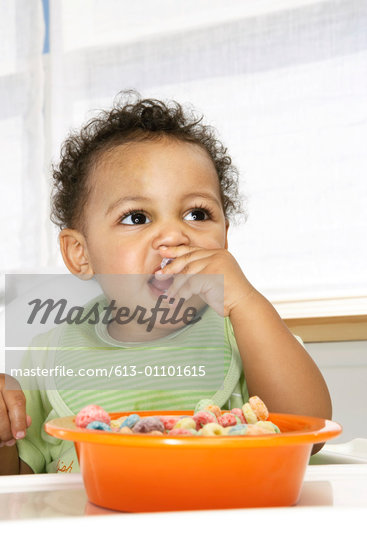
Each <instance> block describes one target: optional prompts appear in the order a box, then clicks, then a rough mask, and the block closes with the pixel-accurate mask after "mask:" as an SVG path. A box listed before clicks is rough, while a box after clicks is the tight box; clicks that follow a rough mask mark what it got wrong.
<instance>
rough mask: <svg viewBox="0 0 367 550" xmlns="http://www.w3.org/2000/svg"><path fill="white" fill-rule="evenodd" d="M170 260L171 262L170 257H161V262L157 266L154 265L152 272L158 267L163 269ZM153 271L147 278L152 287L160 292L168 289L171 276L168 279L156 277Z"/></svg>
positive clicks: (171, 280)
mask: <svg viewBox="0 0 367 550" xmlns="http://www.w3.org/2000/svg"><path fill="white" fill-rule="evenodd" d="M171 262H172V259H171V258H163V260H162V262H161V264H160V265H159V266H158V267H156V269H155V270H154V273H155V272H156V271H158V270H159V269H163V268H164V267H165V266H166V265H167V264H169V263H171ZM154 273H153V275H152V276H151V277H150V278H149V280H148V284H149V285H151V286H152V287H154V288H155V289H156V290H159V291H160V292H162V291H164V290H168V289H169V287H170V286H171V285H172V283H173V277H169V278H168V279H157V278H156V276H155V275H154Z"/></svg>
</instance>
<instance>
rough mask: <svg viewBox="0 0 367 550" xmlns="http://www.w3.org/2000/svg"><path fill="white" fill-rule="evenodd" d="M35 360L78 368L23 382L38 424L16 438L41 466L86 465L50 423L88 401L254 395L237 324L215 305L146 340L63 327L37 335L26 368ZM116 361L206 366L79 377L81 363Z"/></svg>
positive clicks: (236, 401) (125, 405) (238, 401)
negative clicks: (172, 372)
mask: <svg viewBox="0 0 367 550" xmlns="http://www.w3.org/2000/svg"><path fill="white" fill-rule="evenodd" d="M95 301H96V300H93V301H92V302H90V303H89V304H87V306H86V308H87V307H89V306H90V307H93V304H94V303H95ZM35 365H37V366H38V367H46V368H47V369H52V368H53V367H55V366H56V365H59V366H65V367H67V368H69V369H71V372H72V373H73V376H70V377H69V376H68V377H66V376H64V377H60V378H57V377H56V376H54V377H51V378H52V379H47V380H46V379H44V378H42V377H37V378H34V379H32V381H31V382H32V389H24V393H25V395H26V400H27V414H29V415H30V416H31V417H32V424H31V426H30V427H29V428H28V430H27V435H26V437H25V438H24V439H22V440H19V441H17V445H18V451H19V456H20V458H21V459H22V460H23V461H24V462H26V463H27V464H28V465H29V466H30V467H31V468H32V470H33V471H34V472H35V473H42V472H56V471H64V472H71V471H72V472H78V471H79V465H78V460H77V457H76V454H75V450H74V445H73V443H72V442H70V441H63V440H59V439H56V438H54V437H52V436H49V435H48V434H46V432H45V431H44V429H43V426H44V423H45V422H48V421H49V420H51V419H54V418H57V417H61V416H69V415H74V414H77V413H78V412H79V410H80V409H82V408H83V407H84V406H86V405H89V404H96V405H100V406H102V407H103V408H105V409H106V410H107V411H108V412H115V411H116V412H117V411H121V412H123V411H140V410H192V409H194V408H195V405H196V403H197V402H198V401H199V400H200V399H203V398H210V399H212V400H213V401H214V403H215V404H217V405H219V406H220V407H221V408H224V409H231V408H234V407H241V406H242V405H243V403H245V402H246V401H247V400H248V397H249V396H248V392H247V386H246V381H245V378H244V373H243V366H242V361H241V357H240V354H239V350H238V347H237V343H236V340H235V337H234V332H233V327H232V324H231V322H230V320H229V318H228V317H225V318H223V317H220V316H219V315H218V314H217V313H215V312H214V310H212V309H211V308H208V307H207V308H205V309H204V310H203V313H202V315H201V319H200V321H199V322H197V323H195V324H192V325H187V326H184V327H183V328H181V329H179V330H177V331H175V332H172V333H171V334H170V335H169V336H167V337H164V338H161V339H159V340H154V341H149V342H144V343H141V342H140V343H139V342H133V343H122V342H118V341H116V340H114V339H113V338H111V337H110V336H109V334H108V331H107V328H106V326H105V325H103V324H102V323H99V324H97V325H91V324H88V323H83V324H81V325H66V326H64V325H63V326H60V327H58V328H55V329H53V330H51V331H49V332H47V333H44V334H41V335H39V336H37V337H36V338H35V339H34V340H33V342H32V346H31V347H30V348H29V350H28V351H27V352H26V354H25V356H24V358H23V363H22V367H23V369H29V368H32V366H35ZM116 365H119V366H120V371H119V372H120V373H121V371H123V367H124V366H127V367H129V366H130V365H136V366H137V369H136V370H138V369H140V368H144V367H146V366H150V367H154V366H158V373H159V372H160V371H161V369H160V367H161V366H162V365H164V366H166V367H167V366H169V365H175V368H176V372H177V368H178V365H180V366H181V367H182V368H183V367H185V366H188V365H189V366H191V373H193V372H194V370H193V365H195V366H196V367H198V366H199V365H204V366H205V376H203V377H199V376H181V377H177V376H176V377H170V376H157V377H155V376H148V375H147V372H148V373H149V372H150V371H149V370H148V371H145V372H144V370H143V373H144V374H143V375H142V376H134V377H133V376H131V377H130V376H128V377H121V376H115V377H113V378H112V379H110V378H108V377H107V376H104V377H103V376H98V377H97V376H91V377H90V378H88V377H84V378H81V377H78V373H80V371H81V369H85V370H86V369H90V370H92V371H95V370H96V369H97V368H101V367H103V366H104V367H106V368H108V369H110V368H111V366H116ZM181 372H183V371H181ZM195 372H197V371H195ZM20 382H21V381H20ZM21 383H22V382H21ZM23 387H24V388H26V384H25V383H23ZM27 388H29V379H27ZM115 388H116V389H115Z"/></svg>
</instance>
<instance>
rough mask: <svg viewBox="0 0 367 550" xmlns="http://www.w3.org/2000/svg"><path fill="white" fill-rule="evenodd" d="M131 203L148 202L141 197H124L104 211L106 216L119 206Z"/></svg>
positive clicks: (145, 198)
mask: <svg viewBox="0 0 367 550" xmlns="http://www.w3.org/2000/svg"><path fill="white" fill-rule="evenodd" d="M133 201H149V197H143V196H142V195H131V196H126V197H120V198H119V199H117V201H115V202H113V203H112V204H110V206H109V207H108V208H107V210H106V214H109V213H110V212H112V210H115V208H117V207H118V206H120V204H123V203H124V202H133Z"/></svg>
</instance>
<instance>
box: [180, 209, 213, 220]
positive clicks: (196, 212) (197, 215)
mask: <svg viewBox="0 0 367 550" xmlns="http://www.w3.org/2000/svg"><path fill="white" fill-rule="evenodd" d="M187 216H192V218H191V221H195V222H201V221H204V220H205V219H208V218H209V214H208V212H207V211H206V210H204V209H203V208H200V209H199V208H194V209H193V210H191V212H189V213H188V214H187ZM205 216H207V218H205ZM185 219H186V216H185Z"/></svg>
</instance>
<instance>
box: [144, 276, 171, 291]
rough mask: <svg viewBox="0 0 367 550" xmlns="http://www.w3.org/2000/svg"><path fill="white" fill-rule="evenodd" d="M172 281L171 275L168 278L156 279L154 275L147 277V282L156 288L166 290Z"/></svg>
mask: <svg viewBox="0 0 367 550" xmlns="http://www.w3.org/2000/svg"><path fill="white" fill-rule="evenodd" d="M172 283H173V277H170V278H169V279H164V280H161V279H156V278H155V276H154V275H152V277H151V278H150V279H149V281H148V284H150V285H151V286H153V287H154V288H156V289H157V290H160V291H162V290H168V289H169V287H170V286H171V284H172Z"/></svg>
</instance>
